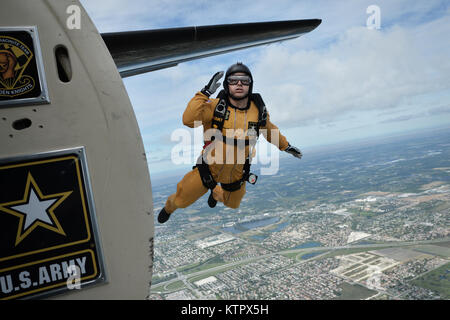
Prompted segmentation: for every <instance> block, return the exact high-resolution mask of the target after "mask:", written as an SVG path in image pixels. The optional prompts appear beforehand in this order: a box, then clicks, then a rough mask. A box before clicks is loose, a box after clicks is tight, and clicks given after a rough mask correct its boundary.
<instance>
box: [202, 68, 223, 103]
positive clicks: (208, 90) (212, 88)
mask: <svg viewBox="0 0 450 320" xmlns="http://www.w3.org/2000/svg"><path fill="white" fill-rule="evenodd" d="M222 77H223V71H219V72H216V74H214V75H213V77H212V78H211V80H209V82H208V84H207V85H206V86H205V87H204V88H203V89H202V90H201V93H203V94H204V95H206V96H208V97H209V96H210V95H212V94H213V93H214V92H216V90H217V88H219V87H220V82H217V81H219V79H220V78H222Z"/></svg>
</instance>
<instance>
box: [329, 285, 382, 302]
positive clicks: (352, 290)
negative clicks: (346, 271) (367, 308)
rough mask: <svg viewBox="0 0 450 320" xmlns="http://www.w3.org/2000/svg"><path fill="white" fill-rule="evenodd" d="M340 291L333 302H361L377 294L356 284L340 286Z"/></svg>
mask: <svg viewBox="0 0 450 320" xmlns="http://www.w3.org/2000/svg"><path fill="white" fill-rule="evenodd" d="M341 289H342V291H341V292H340V293H339V295H338V296H337V297H336V298H335V299H334V300H362V299H367V298H369V297H371V296H373V295H375V294H377V291H374V290H370V289H367V288H366V287H363V286H361V285H358V284H357V285H351V284H349V283H345V282H344V283H343V284H342V285H341Z"/></svg>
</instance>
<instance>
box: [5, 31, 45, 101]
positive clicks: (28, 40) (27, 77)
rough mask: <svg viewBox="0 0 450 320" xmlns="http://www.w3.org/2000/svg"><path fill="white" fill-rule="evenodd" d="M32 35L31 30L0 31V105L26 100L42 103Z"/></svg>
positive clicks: (39, 75)
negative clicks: (35, 100) (36, 100)
mask: <svg viewBox="0 0 450 320" xmlns="http://www.w3.org/2000/svg"><path fill="white" fill-rule="evenodd" d="M36 32H37V31H36V29H33V28H27V29H25V30H17V29H15V28H0V104H7V102H8V101H14V100H18V99H27V98H32V99H39V100H42V95H43V93H44V91H45V90H44V89H43V88H42V85H41V83H42V81H41V80H44V79H41V77H42V73H43V66H42V63H41V61H40V59H39V54H40V51H37V50H36V46H35V42H36V41H35V39H36V38H37V36H36V35H35V33H36ZM38 48H39V47H38ZM39 100H38V102H42V101H39Z"/></svg>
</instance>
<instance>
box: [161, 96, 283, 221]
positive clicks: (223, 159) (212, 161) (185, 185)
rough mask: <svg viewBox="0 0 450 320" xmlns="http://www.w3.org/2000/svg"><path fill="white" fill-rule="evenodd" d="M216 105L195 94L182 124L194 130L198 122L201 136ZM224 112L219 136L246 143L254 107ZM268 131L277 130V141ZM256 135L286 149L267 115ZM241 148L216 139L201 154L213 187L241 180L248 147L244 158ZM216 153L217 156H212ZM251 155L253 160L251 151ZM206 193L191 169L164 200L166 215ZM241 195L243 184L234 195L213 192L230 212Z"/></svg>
mask: <svg viewBox="0 0 450 320" xmlns="http://www.w3.org/2000/svg"><path fill="white" fill-rule="evenodd" d="M218 103H219V99H213V98H208V97H207V96H206V95H204V94H203V93H201V92H197V93H196V94H195V96H194V97H193V98H192V99H191V101H189V103H188V106H187V108H186V110H185V111H184V114H183V124H185V125H186V126H188V127H190V128H194V122H195V121H199V122H201V123H200V125H203V131H204V133H205V132H206V131H207V130H208V129H211V126H212V119H213V114H214V110H215V108H216V105H217V104H218ZM227 110H228V111H229V115H228V116H226V117H225V122H224V125H223V130H222V134H223V135H224V136H225V135H226V136H227V137H234V138H237V139H245V138H247V139H248V136H247V130H248V128H249V123H250V124H251V123H253V124H254V123H258V114H259V112H258V107H257V106H256V105H255V103H254V102H253V101H252V102H251V104H250V107H249V108H248V109H245V110H243V109H238V108H235V107H233V106H230V105H229V106H228V108H227ZM233 129H234V130H233ZM239 129H240V130H239ZM264 129H266V130H264ZM271 130H277V133H278V139H276V136H277V134H275V135H274V140H275V139H276V140H278V141H272V133H273V131H271ZM260 132H261V133H262V134H263V135H264V137H265V138H266V140H267V141H269V142H270V143H272V144H274V145H275V146H277V147H278V148H279V149H280V150H281V151H283V150H285V149H286V148H287V147H288V145H289V143H288V142H287V140H286V138H285V137H284V136H283V135H282V134H281V133H280V132H279V130H278V127H277V126H276V125H274V124H273V123H271V122H270V119H269V114H267V121H266V126H265V127H261V128H260ZM209 137H210V136H208V137H206V136H205V140H207V141H209V140H210V139H209ZM242 148H243V145H238V146H235V145H234V144H233V143H232V144H225V143H223V140H219V139H216V140H215V141H214V142H213V143H211V144H210V145H208V146H207V147H206V148H205V149H204V150H203V152H202V154H203V153H204V152H207V154H206V159H207V160H208V162H207V163H208V164H209V169H210V171H211V174H212V176H213V178H214V180H215V181H216V182H217V183H226V184H228V183H232V182H235V181H237V180H240V179H241V178H242V175H243V168H244V162H245V158H247V157H248V155H249V152H250V148H251V147H250V146H248V145H247V146H245V155H243V153H242ZM238 149H239V150H240V151H239V150H238ZM217 150H218V152H216V151H217ZM220 150H222V152H220ZM252 151H253V152H252V155H253V156H254V150H252ZM238 160H239V161H238ZM206 192H208V189H207V188H206V187H205V186H204V185H203V183H202V180H201V178H200V173H199V171H198V168H195V169H193V170H192V171H190V172H188V173H187V174H186V175H185V176H184V178H183V179H182V180H181V181H180V182H179V183H178V185H177V192H176V193H174V194H172V195H171V196H169V198H168V199H167V201H166V204H165V209H166V212H167V213H169V214H170V213H172V212H174V211H175V210H176V209H177V208H186V207H188V206H190V205H191V204H193V203H194V202H195V201H196V200H197V199H199V198H200V197H201V196H203V195H204V194H205V193H206ZM244 194H245V182H244V184H243V185H242V186H241V188H240V189H239V190H237V191H233V192H229V191H225V190H223V189H222V188H221V186H220V185H217V186H216V188H215V189H214V191H213V196H214V199H216V200H217V201H220V202H223V203H224V205H225V206H227V207H230V208H233V209H236V208H238V207H239V205H240V203H241V200H242V198H243V197H244Z"/></svg>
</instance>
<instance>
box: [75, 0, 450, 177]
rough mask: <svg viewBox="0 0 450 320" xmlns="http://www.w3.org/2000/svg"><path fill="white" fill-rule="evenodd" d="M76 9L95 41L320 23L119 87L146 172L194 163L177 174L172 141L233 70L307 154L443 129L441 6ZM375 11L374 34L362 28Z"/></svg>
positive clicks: (151, 1)
mask: <svg viewBox="0 0 450 320" xmlns="http://www.w3.org/2000/svg"><path fill="white" fill-rule="evenodd" d="M81 2H82V4H83V5H84V7H85V9H86V10H87V12H88V13H89V15H90V16H91V18H92V20H93V21H94V23H95V24H96V26H97V28H98V29H99V31H100V32H112V31H128V30H142V29H158V28H171V27H186V26H201V25H213V24H226V23H241V22H259V21H276V20H292V19H312V18H319V19H322V24H321V25H320V26H319V27H318V28H317V29H316V30H314V31H313V32H311V33H309V34H307V35H304V36H302V37H300V38H297V39H295V40H290V41H285V42H283V43H280V44H271V45H267V46H262V47H256V48H252V49H247V50H242V51H236V52H233V53H228V54H225V55H219V56H215V57H210V58H205V59H201V60H195V61H192V62H187V63H183V64H180V65H178V66H177V67H174V68H169V69H164V70H159V71H155V72H151V73H148V74H144V75H139V76H134V77H130V78H126V79H124V83H125V86H126V88H127V90H128V93H129V95H130V99H131V102H132V104H133V107H134V109H135V112H136V117H137V119H138V123H139V126H140V129H141V133H142V136H143V140H144V145H145V148H146V152H147V156H148V160H149V167H150V170H151V173H152V175H156V174H165V173H167V172H168V171H171V172H173V170H174V169H184V168H190V167H191V166H192V164H190V165H188V164H184V165H178V166H174V165H173V163H172V161H171V151H172V149H173V148H174V147H175V146H176V145H178V144H179V141H172V140H173V139H171V135H172V133H173V132H174V131H175V130H177V129H181V128H183V124H182V122H181V118H182V114H183V111H184V109H185V108H186V104H187V102H188V101H189V99H190V98H191V97H192V96H193V95H194V94H195V92H196V91H198V90H200V89H201V88H202V87H203V86H204V85H205V84H206V83H207V82H208V81H209V79H210V78H211V76H212V75H213V74H214V73H215V72H216V71H219V70H226V69H227V67H228V66H229V65H231V64H233V63H235V62H236V61H243V62H244V63H245V64H247V65H248V66H249V67H250V69H251V70H252V72H253V76H254V79H255V83H254V91H255V92H260V93H261V95H262V96H263V98H264V101H265V102H266V105H267V107H268V110H269V113H270V115H271V120H272V122H274V123H275V124H276V125H277V126H278V127H279V128H280V130H281V132H282V133H283V134H284V135H285V136H286V137H287V139H288V141H289V142H290V143H291V144H292V145H294V146H297V147H299V148H300V149H302V151H303V152H304V153H305V156H307V152H305V151H308V150H309V149H310V148H314V147H316V146H321V145H329V144H334V143H339V142H348V141H352V140H353V139H363V138H369V137H376V136H382V135H389V134H397V133H401V132H410V131H417V130H423V129H427V128H434V127H446V126H450V59H449V57H450V43H449V41H448V36H449V34H450V2H449V1H448V0H429V1H410V0H387V1H381V0H368V1H366V0H352V1H350V0H348V1H333V0H330V1H328V0H314V1H307V0H306V1H297V0H278V1H272V0H265V1H254V0H253V1H245V0H240V1H234V0H231V1H228V0H224V1H206V0H195V1H194V0H170V1H169V0H165V1H160V0H130V1H123V0H120V1H119V0H82V1H81ZM371 5H376V6H378V7H379V8H380V18H381V20H380V29H369V28H367V20H368V18H369V17H370V16H371V14H368V13H367V8H368V7H369V6H371ZM184 128H186V127H184ZM186 129H187V130H192V131H191V132H193V129H188V128H186ZM260 140H264V138H262V139H260ZM263 143H264V142H263ZM192 157H193V158H192V162H194V161H195V157H196V155H195V156H194V155H193V156H192Z"/></svg>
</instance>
